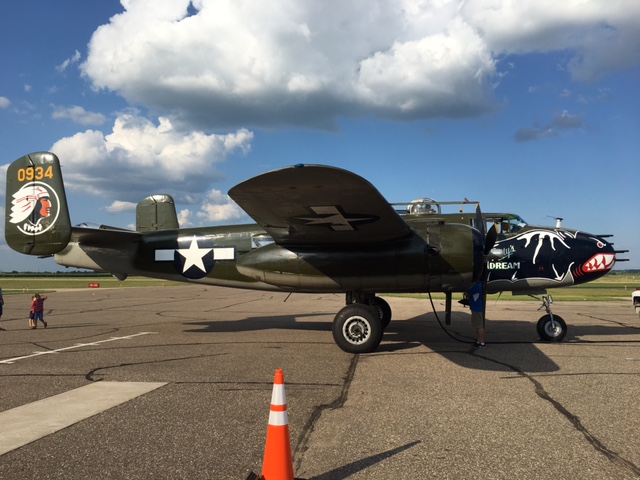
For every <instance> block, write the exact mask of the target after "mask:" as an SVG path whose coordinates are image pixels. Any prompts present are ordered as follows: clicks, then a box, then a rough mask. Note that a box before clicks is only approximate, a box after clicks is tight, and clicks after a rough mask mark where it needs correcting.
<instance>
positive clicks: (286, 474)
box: [262, 370, 294, 480]
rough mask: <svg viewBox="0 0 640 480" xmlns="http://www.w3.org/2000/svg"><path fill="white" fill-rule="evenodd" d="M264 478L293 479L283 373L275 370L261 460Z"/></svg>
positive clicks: (273, 479)
mask: <svg viewBox="0 0 640 480" xmlns="http://www.w3.org/2000/svg"><path fill="white" fill-rule="evenodd" d="M262 478H263V479H264V480H294V478H293V459H292V458H291V440H290V438H289V417H288V416H287V400H286V398H285V394H284V374H283V373H282V370H276V376H275V378H274V380H273V393H272V394H271V411H270V412H269V427H268V428H267V443H266V445H265V448H264V461H263V462H262Z"/></svg>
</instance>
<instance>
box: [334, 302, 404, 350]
mask: <svg viewBox="0 0 640 480" xmlns="http://www.w3.org/2000/svg"><path fill="white" fill-rule="evenodd" d="M346 304H347V305H346V306H345V307H344V308H342V310H340V311H339V312H338V314H337V315H336V316H335V318H334V319H333V327H332V331H333V339H334V340H335V342H336V344H337V345H338V346H339V347H340V348H341V349H342V350H344V351H345V352H347V353H370V352H373V351H374V350H375V349H376V348H378V345H380V341H381V340H382V335H383V333H384V329H385V328H387V326H388V325H389V322H391V307H390V306H389V304H388V303H387V302H386V301H385V300H383V299H382V298H380V297H376V296H375V294H364V293H362V292H348V293H347V298H346Z"/></svg>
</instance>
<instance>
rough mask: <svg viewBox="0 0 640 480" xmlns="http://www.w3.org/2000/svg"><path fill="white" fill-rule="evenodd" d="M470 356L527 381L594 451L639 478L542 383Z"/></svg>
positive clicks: (637, 471)
mask: <svg viewBox="0 0 640 480" xmlns="http://www.w3.org/2000/svg"><path fill="white" fill-rule="evenodd" d="M470 355H473V356H475V357H476V358H482V359H483V360H486V361H487V362H493V363H496V364H498V365H502V366H504V367H507V368H509V369H511V370H513V371H514V372H515V373H516V374H518V375H519V376H520V377H522V378H524V379H526V380H529V381H530V382H531V383H532V384H533V386H534V387H535V392H536V395H538V396H539V397H540V398H541V399H543V400H545V401H547V402H549V403H550V404H551V405H552V406H553V408H555V409H556V410H557V411H558V412H559V413H560V414H561V415H562V416H563V417H565V418H566V419H567V420H568V421H569V423H571V425H573V427H574V428H575V429H576V430H577V431H578V432H580V433H581V434H582V435H583V436H584V438H585V439H586V440H587V442H588V443H589V444H590V445H591V446H592V447H593V448H594V449H596V451H598V452H600V453H601V454H603V455H604V456H605V457H607V458H608V459H609V460H610V461H611V462H613V463H615V464H616V465H618V466H620V467H622V468H625V469H627V470H629V471H631V472H632V473H634V474H635V475H638V476H640V467H638V465H636V464H635V463H633V462H631V461H629V460H627V459H626V458H623V457H622V456H620V455H619V454H618V453H617V452H614V451H613V450H611V449H609V448H607V447H606V446H605V445H604V444H603V443H602V442H601V441H600V440H598V438H596V437H595V436H594V435H593V434H592V433H591V432H589V430H588V429H587V427H585V426H584V425H583V424H582V422H581V421H580V418H579V417H578V416H577V415H574V414H573V413H571V412H570V411H569V410H568V409H567V408H566V407H565V406H564V405H562V403H560V402H559V401H557V400H556V399H554V398H553V397H552V396H551V395H550V394H549V392H547V391H546V390H545V388H544V386H543V385H542V383H540V382H539V381H538V380H536V379H535V378H534V377H533V375H530V374H528V373H526V372H524V371H522V370H520V369H519V368H518V367H515V366H513V365H509V364H508V363H505V362H500V361H498V360H495V359H492V358H488V357H485V356H482V355H477V354H474V353H470Z"/></svg>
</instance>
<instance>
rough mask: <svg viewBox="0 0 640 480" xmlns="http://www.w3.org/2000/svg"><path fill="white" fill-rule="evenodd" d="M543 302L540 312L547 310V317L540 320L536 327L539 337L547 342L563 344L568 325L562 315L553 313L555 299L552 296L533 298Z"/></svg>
mask: <svg viewBox="0 0 640 480" xmlns="http://www.w3.org/2000/svg"><path fill="white" fill-rule="evenodd" d="M533 298H536V299H538V300H541V301H542V305H541V306H540V308H538V310H541V309H543V308H544V309H545V311H546V312H547V314H546V315H544V316H543V317H541V318H540V320H538V325H537V326H536V328H537V330H538V335H540V338H541V339H542V340H544V341H546V342H561V341H562V340H563V339H564V337H565V336H566V335H567V324H566V322H565V321H564V319H563V318H562V317H561V316H560V315H554V314H553V313H551V304H552V303H553V298H552V297H551V295H542V299H540V298H538V297H533Z"/></svg>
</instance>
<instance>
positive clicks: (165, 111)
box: [0, 0, 640, 271]
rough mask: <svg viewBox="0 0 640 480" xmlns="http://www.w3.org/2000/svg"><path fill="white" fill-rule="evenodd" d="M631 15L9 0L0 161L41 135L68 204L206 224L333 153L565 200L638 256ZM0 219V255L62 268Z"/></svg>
mask: <svg viewBox="0 0 640 480" xmlns="http://www.w3.org/2000/svg"><path fill="white" fill-rule="evenodd" d="M423 3H424V4H423ZM427 4H428V5H427ZM638 18H640V3H638V2H631V1H629V2H624V1H619V2H600V1H598V0H594V1H591V2H589V1H587V2H584V1H571V0H569V1H566V2H563V3H562V4H561V5H559V4H557V2H551V1H546V0H539V1H535V2H534V1H532V2H527V1H521V2H506V1H505V2H500V1H494V0H476V1H473V0H471V1H467V2H448V1H442V2H415V1H409V0H388V1H385V0H379V1H377V2H370V1H369V0H367V1H364V0H361V1H358V0H354V1H353V2H349V3H347V4H345V2H339V1H335V0H328V1H325V2H317V1H312V0H274V1H272V2H268V3H266V2H240V1H226V2H225V1H220V0H218V1H211V0H199V1H193V2H188V1H186V0H153V1H152V0H122V2H118V1H114V0H94V1H92V2H87V1H81V0H58V1H56V2H49V1H45V0H24V1H22V2H2V3H1V4H0V45H2V47H1V48H0V64H1V65H2V68H1V70H0V72H1V73H0V125H1V128H0V145H2V148H3V152H2V158H1V159H0V169H2V171H3V172H4V170H6V166H7V165H8V164H9V163H10V162H12V161H13V160H15V159H17V158H19V157H21V156H23V155H25V154H27V153H31V152H35V151H43V150H47V151H53V152H54V153H56V154H57V155H58V156H59V157H60V159H61V163H62V165H63V174H64V176H65V183H66V185H67V195H68V197H69V203H70V209H71V217H72V221H73V223H81V222H94V223H102V224H107V225H113V226H118V227H129V226H131V225H132V224H133V223H134V222H135V204H136V202H137V201H139V200H141V199H142V198H144V197H145V196H147V195H151V194H155V193H168V194H171V195H173V196H174V198H175V199H176V202H177V204H178V210H179V212H180V213H179V216H180V221H181V224H182V225H184V226H200V225H212V224H216V225H219V224H225V223H239V222H248V221H250V220H249V219H248V218H247V217H246V216H244V215H243V212H242V211H241V210H240V209H239V208H238V207H237V206H236V205H235V204H233V202H231V201H230V200H229V198H228V197H227V196H226V192H227V191H228V190H229V189H230V188H231V187H232V186H233V185H235V184H237V183H239V182H241V181H243V180H245V179H247V178H250V177H252V176H255V175H258V174H260V173H263V172H265V171H269V170H273V169H276V168H280V167H284V166H288V165H292V164H296V163H318V164H328V165H334V166H339V167H342V168H346V169H348V170H352V171H354V172H356V173H358V174H360V175H362V176H363V177H365V178H366V179H368V180H369V181H370V182H372V183H373V184H374V185H375V186H376V187H377V188H378V189H379V190H380V192H381V193H382V194H383V195H384V196H385V197H386V198H387V199H388V200H389V201H390V202H405V201H410V200H412V199H415V198H418V197H423V196H429V197H432V198H436V199H438V200H441V201H445V200H460V199H462V198H464V197H467V198H469V199H472V200H478V201H480V202H481V205H482V208H483V210H485V211H510V212H514V213H517V214H519V215H521V216H522V217H523V218H524V219H525V220H527V221H528V222H529V223H532V224H539V225H553V224H554V223H555V220H554V219H553V218H552V217H556V216H559V217H563V218H564V226H566V227H569V228H576V229H580V230H584V231H587V232H590V233H594V234H609V233H610V234H614V235H615V237H614V242H615V244H616V247H617V248H620V249H629V250H630V252H629V253H628V254H626V255H624V256H623V257H626V258H629V259H630V261H629V262H625V263H619V264H618V266H617V268H640V253H639V252H640V228H639V227H638V226H637V223H636V221H635V217H636V215H635V213H636V211H637V209H638V205H640V188H638V174H637V170H638V165H639V160H640V134H639V133H640V95H639V94H638V87H637V85H639V84H640V23H638V21H637V19H638ZM0 183H1V185H0V193H1V194H2V196H3V197H4V188H5V187H4V180H2V182H0ZM1 205H4V200H3V201H2V204H1ZM1 228H3V227H1ZM3 233H4V232H3ZM3 238H4V235H2V240H0V271H12V270H40V271H45V270H53V269H55V268H56V265H55V263H54V262H53V261H52V260H51V259H45V260H37V259H30V258H27V257H24V256H21V255H18V254H16V253H13V252H12V251H11V250H10V249H9V248H8V247H7V246H6V244H5V243H4V240H3Z"/></svg>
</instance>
